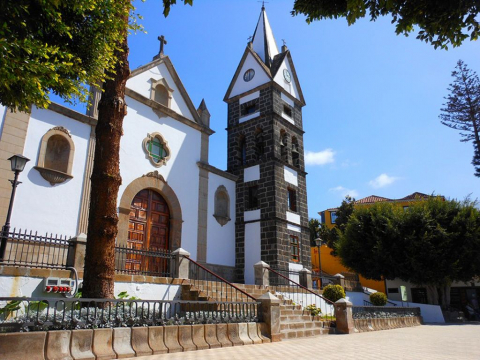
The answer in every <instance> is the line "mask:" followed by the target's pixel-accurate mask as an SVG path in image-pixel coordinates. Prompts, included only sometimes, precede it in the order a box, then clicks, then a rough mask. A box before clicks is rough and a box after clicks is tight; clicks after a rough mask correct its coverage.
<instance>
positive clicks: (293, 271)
mask: <svg viewBox="0 0 480 360" xmlns="http://www.w3.org/2000/svg"><path fill="white" fill-rule="evenodd" d="M302 269H303V265H302V264H298V263H288V270H289V271H290V274H289V276H288V277H289V279H290V280H293V281H295V282H297V283H299V284H300V276H299V275H297V273H298V272H300V270H302Z"/></svg>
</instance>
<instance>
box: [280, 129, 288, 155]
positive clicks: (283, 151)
mask: <svg viewBox="0 0 480 360" xmlns="http://www.w3.org/2000/svg"><path fill="white" fill-rule="evenodd" d="M287 149H288V136H287V133H286V132H285V130H280V156H281V158H282V160H283V161H288V153H287Z"/></svg>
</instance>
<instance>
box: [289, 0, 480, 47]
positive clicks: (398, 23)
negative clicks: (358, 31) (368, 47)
mask: <svg viewBox="0 0 480 360" xmlns="http://www.w3.org/2000/svg"><path fill="white" fill-rule="evenodd" d="M479 11H480V5H479V3H478V1H477V0H464V1H429V0H388V1H377V0H363V1H362V0H295V2H294V6H293V11H292V15H299V14H304V15H306V16H307V22H309V23H310V22H312V21H315V20H322V19H332V18H335V19H336V18H339V17H344V18H346V20H347V22H348V24H349V25H352V24H354V23H355V22H356V21H357V20H358V19H360V18H363V17H366V16H368V17H370V19H371V20H372V21H375V20H376V19H377V18H378V17H379V16H386V15H389V16H391V17H392V24H395V32H396V33H397V35H398V34H403V35H405V36H408V35H409V34H410V33H412V32H413V31H414V30H415V27H418V28H420V31H419V32H418V34H417V39H419V40H421V41H425V42H427V43H430V44H432V45H433V46H434V47H435V48H437V47H440V48H445V49H446V48H447V45H448V44H452V45H453V46H454V47H455V46H460V45H461V44H462V42H463V41H464V40H466V39H468V38H470V40H477V38H478V34H479V31H480V24H479V21H478V13H479Z"/></svg>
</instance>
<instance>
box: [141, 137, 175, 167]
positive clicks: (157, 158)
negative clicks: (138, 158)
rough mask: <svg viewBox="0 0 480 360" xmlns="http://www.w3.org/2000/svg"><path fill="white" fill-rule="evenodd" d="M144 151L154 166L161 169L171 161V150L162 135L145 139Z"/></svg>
mask: <svg viewBox="0 0 480 360" xmlns="http://www.w3.org/2000/svg"><path fill="white" fill-rule="evenodd" d="M143 149H144V150H145V154H146V156H147V158H148V159H149V160H150V162H151V163H152V165H153V166H155V167H160V166H162V165H165V164H166V163H167V160H168V159H170V149H169V148H168V145H167V142H166V141H165V140H164V139H163V137H162V135H160V133H152V134H148V136H147V137H146V138H145V139H143Z"/></svg>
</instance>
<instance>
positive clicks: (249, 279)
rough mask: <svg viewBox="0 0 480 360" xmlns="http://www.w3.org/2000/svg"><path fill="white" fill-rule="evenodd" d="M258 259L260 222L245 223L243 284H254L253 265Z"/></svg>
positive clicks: (259, 253)
mask: <svg viewBox="0 0 480 360" xmlns="http://www.w3.org/2000/svg"><path fill="white" fill-rule="evenodd" d="M260 260H261V238H260V222H254V223H250V224H245V284H255V273H254V269H253V265H255V264H256V263H257V262H259V261H260Z"/></svg>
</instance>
